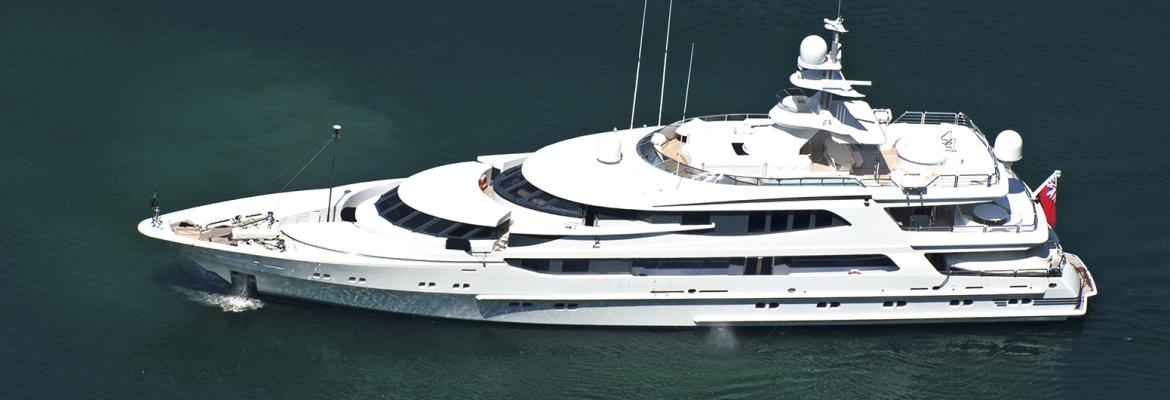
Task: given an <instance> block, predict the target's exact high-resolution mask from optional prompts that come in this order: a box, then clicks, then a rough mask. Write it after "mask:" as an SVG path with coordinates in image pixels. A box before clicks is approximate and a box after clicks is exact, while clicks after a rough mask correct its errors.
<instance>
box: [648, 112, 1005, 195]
mask: <svg viewBox="0 0 1170 400" xmlns="http://www.w3.org/2000/svg"><path fill="white" fill-rule="evenodd" d="M883 128H884V130H885V133H886V135H887V137H888V140H887V144H884V145H866V144H849V143H840V142H838V141H836V140H832V139H831V137H830V136H829V135H827V134H826V133H824V132H817V131H812V130H804V131H802V130H794V129H790V128H784V127H781V126H779V125H777V124H774V123H773V121H772V120H771V119H769V117H768V116H767V115H762V114H725V115H713V116H705V117H696V118H691V119H687V120H682V121H678V122H675V123H673V124H670V125H668V126H665V127H662V128H661V129H658V130H656V131H655V132H654V133H652V134H650V135H646V136H645V137H643V138H642V139H641V140H640V141H639V142H638V144H637V146H636V149H637V151H638V154H639V156H640V157H641V158H642V159H643V160H645V161H647V162H648V163H650V164H651V165H653V166H655V167H657V168H659V169H661V170H663V171H666V172H669V173H671V174H674V175H677V176H679V177H682V178H686V179H692V180H698V181H703V182H711V183H719V184H728V185H754V186H857V187H897V188H899V189H903V190H906V191H910V190H913V191H921V190H922V189H923V188H928V187H951V188H959V187H969V186H976V187H990V186H993V185H995V184H998V183H999V181H1000V179H1001V177H1000V172H999V168H998V166H997V163H996V161H995V158H994V156H993V155H992V154H991V148H990V146H989V145H988V143H987V139H986V137H985V136H984V135H983V133H982V132H981V131H980V130H979V128H978V127H977V126H976V125H975V124H974V123H973V122H972V121H971V120H970V118H968V117H967V116H966V115H965V114H963V113H938V112H906V113H903V114H902V116H901V117H899V118H898V119H897V120H895V121H894V122H893V123H891V124H887V125H883ZM655 135H660V136H659V137H656V136H655ZM903 141H905V142H903ZM656 142H657V143H656ZM899 143H903V144H904V145H899ZM931 145H934V147H936V149H930V148H925V149H924V147H930V146H931ZM923 150H925V151H923ZM932 150H933V151H935V152H936V154H930V153H931V151H932ZM922 153H926V154H922ZM932 157H934V158H935V159H933V160H932V159H930V158H932Z"/></svg>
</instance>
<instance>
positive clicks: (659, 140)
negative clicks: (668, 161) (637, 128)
mask: <svg viewBox="0 0 1170 400" xmlns="http://www.w3.org/2000/svg"><path fill="white" fill-rule="evenodd" d="M666 140H667V139H666V135H663V134H662V132H654V135H652V136H650V143H654V145H655V146H661V145H662V144H663V143H666Z"/></svg>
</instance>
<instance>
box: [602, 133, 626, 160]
mask: <svg viewBox="0 0 1170 400" xmlns="http://www.w3.org/2000/svg"><path fill="white" fill-rule="evenodd" d="M621 160H622V141H621V140H619V139H618V138H617V137H616V136H611V135H605V136H602V137H601V139H599V140H598V141H597V161H601V162H603V163H606V164H616V163H617V162H618V161H621Z"/></svg>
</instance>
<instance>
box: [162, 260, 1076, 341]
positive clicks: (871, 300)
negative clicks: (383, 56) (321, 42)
mask: <svg viewBox="0 0 1170 400" xmlns="http://www.w3.org/2000/svg"><path fill="white" fill-rule="evenodd" d="M184 249H185V253H186V255H187V256H188V257H190V258H191V259H192V260H194V261H195V262H196V263H197V264H199V265H200V266H201V267H202V268H204V269H206V270H208V271H210V272H212V273H214V274H216V275H218V276H220V277H221V278H223V279H224V280H227V281H231V279H232V277H231V273H232V272H236V273H238V274H246V275H251V276H254V277H255V285H256V289H257V291H258V292H259V293H261V294H264V295H272V296H279V297H287V298H295V299H301V300H308V301H314V302H321V303H328V304H334V305H341V306H348V307H356V308H362V309H370V310H378V311H387V312H393V313H400V314H410V315H418V316H425V317H437V318H450V319H461V320H478V321H493V322H509V323H527V324H553V325H594V326H657V327H671V326H673V327H694V326H785V325H871V324H918V323H957V322H961V323H966V322H993V321H994V322H1005V321H1051V320H1064V319H1068V318H1073V317H1081V316H1083V315H1084V314H1085V311H1086V309H1087V304H1088V303H1087V299H1088V297H1090V296H1092V295H1093V294H1095V291H1088V290H1082V291H1081V293H1079V294H1078V295H1077V296H1074V297H1068V298H1043V297H1040V298H1037V295H1036V293H1035V292H1030V293H1025V292H1021V293H1019V294H1018V295H1012V294H1009V293H996V294H991V295H984V296H977V295H971V294H970V293H966V294H958V295H948V294H945V293H946V291H942V292H940V293H939V294H938V295H926V296H916V297H913V298H910V297H905V296H885V295H883V294H882V293H881V292H871V293H864V292H862V291H858V292H856V293H852V294H850V295H834V296H831V297H804V296H793V295H791V294H788V293H784V291H778V292H777V293H771V294H758V293H757V295H754V296H725V297H713V296H707V297H688V296H687V295H686V294H675V295H665V296H661V297H657V298H639V297H645V296H639V295H637V294H636V293H633V292H630V293H609V294H606V295H602V296H591V295H564V296H562V298H553V297H548V296H533V295H523V294H516V295H514V296H513V295H508V294H499V293H492V294H485V293H477V292H475V291H470V290H468V291H466V292H463V293H459V292H457V291H458V290H459V289H458V288H454V289H453V288H452V287H451V285H452V284H450V283H447V282H452V281H456V282H459V281H467V280H468V279H466V277H465V276H463V275H464V274H467V272H466V265H449V266H440V267H436V266H435V265H426V266H421V267H423V268H419V267H405V268H400V267H393V266H353V265H324V264H320V263H315V262H299V261H292V260H288V259H280V258H268V257H259V256H255V255H247V254H239V253H232V252H225V251H219V250H214V249H207V248H198V247H190V246H184ZM424 268H425V269H424ZM493 269H495V270H501V271H502V270H506V269H509V267H507V266H506V265H500V266H498V267H497V266H495V265H493V266H491V267H489V268H480V269H478V270H479V272H477V274H482V275H480V276H478V277H477V279H476V281H478V282H483V281H485V280H491V279H493V277H489V276H488V274H491V273H493V272H492V271H490V270H493ZM1069 269H1070V271H1075V270H1074V269H1073V268H1072V267H1071V266H1069ZM310 271H332V272H331V273H330V274H328V275H329V276H330V278H329V279H324V278H313V275H311V274H312V273H313V272H310ZM342 271H347V272H342ZM317 273H318V274H320V272H317ZM350 274H353V275H361V276H363V277H365V278H366V279H367V281H366V282H370V283H374V282H384V283H391V284H392V285H393V283H394V282H398V283H402V282H407V283H408V284H414V282H415V281H418V280H419V279H424V280H425V282H424V283H430V281H437V282H438V283H437V284H436V285H435V286H423V289H421V290H403V289H401V288H393V289H392V288H385V287H376V286H374V285H372V284H369V283H366V284H360V283H351V282H350V280H349V279H348V278H349V276H348V275H350ZM1087 274H1088V272H1087V270H1086V271H1085V275H1084V276H1085V279H1088V280H1089V283H1088V284H1087V285H1086V286H1087V287H1090V288H1091V287H1092V283H1091V279H1092V278H1091V276H1089V275H1087ZM342 275H345V276H342ZM1073 275H1074V276H1073V277H1072V278H1074V279H1078V280H1079V279H1081V278H1079V277H1077V276H1076V274H1075V272H1074V274H1073ZM301 276H308V277H309V278H307V279H306V278H304V277H301ZM321 276H322V277H323V276H325V274H321ZM420 276H425V278H420ZM495 278H506V276H498V277H495ZM640 278H641V279H644V278H645V277H632V276H631V277H627V278H626V279H631V280H636V279H640ZM757 278H758V277H757ZM749 279H750V278H749ZM1031 279H1035V280H1037V283H1039V284H1042V283H1040V282H1042V281H1045V280H1046V279H1045V278H1031ZM439 285H442V286H439ZM399 286H401V285H399ZM606 297H608V298H606ZM1022 298H1027V299H1029V300H1028V304H1019V303H1018V301H1019V300H1016V301H1017V303H1016V304H1008V302H1009V299H1022ZM891 299H903V300H902V301H905V302H906V303H905V304H904V305H897V303H895V306H893V307H890V306H888V302H890V301H893V300H891ZM953 300H957V301H960V302H961V301H963V300H972V301H973V304H970V305H964V304H962V303H960V304H959V305H957V306H956V305H953V304H952V303H951V302H952V301H953ZM761 304H762V305H763V307H760V305H761ZM834 304H836V305H835V306H834ZM570 306H571V307H572V308H569V307H570Z"/></svg>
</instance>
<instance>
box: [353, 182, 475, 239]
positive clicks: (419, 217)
mask: <svg viewBox="0 0 1170 400" xmlns="http://www.w3.org/2000/svg"><path fill="white" fill-rule="evenodd" d="M374 206H375V207H376V208H377V210H378V215H381V216H382V218H385V219H386V220H387V221H390V223H392V224H394V225H397V226H399V227H402V228H405V229H409V230H411V231H414V232H421V233H425V234H428V235H431V236H438V237H446V238H457V239H491V238H492V237H493V236H494V235H495V228H493V227H486V226H476V225H468V224H463V223H459V222H455V221H448V220H445V219H442V218H438V217H434V216H430V215H427V214H426V213H423V212H421V211H418V210H415V209H413V208H411V207H410V206H408V205H406V203H404V202H402V199H401V198H399V197H398V188H394V189H391V190H390V191H389V192H386V194H383V195H382V197H381V198H379V199H378V201H377V202H375V203H374Z"/></svg>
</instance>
